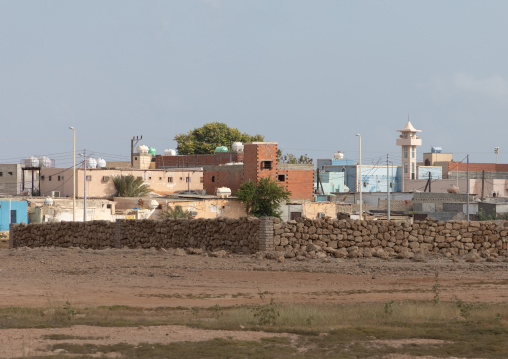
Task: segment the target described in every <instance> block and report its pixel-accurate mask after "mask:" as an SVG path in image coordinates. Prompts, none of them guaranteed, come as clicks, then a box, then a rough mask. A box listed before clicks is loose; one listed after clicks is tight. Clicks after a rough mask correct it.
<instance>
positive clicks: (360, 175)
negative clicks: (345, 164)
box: [356, 133, 363, 221]
mask: <svg viewBox="0 0 508 359" xmlns="http://www.w3.org/2000/svg"><path fill="white" fill-rule="evenodd" d="M356 135H357V136H358V139H359V140H360V161H359V166H358V173H359V175H358V186H359V188H360V221H361V220H362V219H363V206H362V135H360V134H359V133H357V134H356Z"/></svg>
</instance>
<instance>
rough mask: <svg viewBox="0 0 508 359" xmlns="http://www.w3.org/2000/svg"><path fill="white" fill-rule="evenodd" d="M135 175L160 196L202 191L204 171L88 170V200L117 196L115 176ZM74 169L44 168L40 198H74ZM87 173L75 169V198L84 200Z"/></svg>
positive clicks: (198, 168)
mask: <svg viewBox="0 0 508 359" xmlns="http://www.w3.org/2000/svg"><path fill="white" fill-rule="evenodd" d="M128 175H132V176H134V177H137V178H142V179H143V183H144V184H147V185H149V186H150V188H151V189H152V192H153V193H156V194H158V195H160V196H164V195H168V194H173V193H176V192H179V191H186V190H194V191H200V192H201V191H202V189H203V169H202V168H200V167H197V168H175V169H168V170H164V169H160V170H156V169H152V170H142V169H111V168H87V169H86V194H87V196H88V197H96V198H104V197H113V196H115V195H116V192H117V191H116V188H115V186H114V184H113V180H112V178H113V176H128ZM72 178H73V169H72V168H65V169H64V168H42V169H41V176H40V188H41V196H51V197H72V195H73V181H72ZM84 183H85V171H84V169H83V168H76V197H78V198H82V197H84V194H85V193H84Z"/></svg>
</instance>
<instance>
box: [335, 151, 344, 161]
mask: <svg viewBox="0 0 508 359" xmlns="http://www.w3.org/2000/svg"><path fill="white" fill-rule="evenodd" d="M333 158H335V159H336V160H340V159H343V158H344V154H343V153H342V152H340V151H337V152H335V153H334V155H333Z"/></svg>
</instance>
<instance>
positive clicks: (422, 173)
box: [418, 166, 443, 180]
mask: <svg viewBox="0 0 508 359" xmlns="http://www.w3.org/2000/svg"><path fill="white" fill-rule="evenodd" d="M429 172H430V174H431V176H432V177H431V178H432V179H433V180H435V179H442V178H443V176H442V172H443V168H442V167H437V166H418V178H419V179H428V178H429Z"/></svg>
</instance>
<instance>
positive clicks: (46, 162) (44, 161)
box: [39, 156, 51, 167]
mask: <svg viewBox="0 0 508 359" xmlns="http://www.w3.org/2000/svg"><path fill="white" fill-rule="evenodd" d="M39 166H41V167H51V160H50V159H49V158H48V157H46V156H41V157H39Z"/></svg>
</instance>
